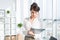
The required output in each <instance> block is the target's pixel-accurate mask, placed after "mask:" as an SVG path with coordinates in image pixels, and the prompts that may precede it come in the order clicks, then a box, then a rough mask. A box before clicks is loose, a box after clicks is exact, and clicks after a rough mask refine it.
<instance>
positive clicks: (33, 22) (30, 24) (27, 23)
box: [24, 2, 41, 40]
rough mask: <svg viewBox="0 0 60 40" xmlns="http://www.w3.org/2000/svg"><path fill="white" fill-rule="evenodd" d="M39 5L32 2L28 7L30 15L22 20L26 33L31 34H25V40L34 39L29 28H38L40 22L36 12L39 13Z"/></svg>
mask: <svg viewBox="0 0 60 40" xmlns="http://www.w3.org/2000/svg"><path fill="white" fill-rule="evenodd" d="M39 10H40V8H39V6H38V5H37V4H36V3H35V2H34V3H33V4H32V5H31V7H30V12H31V16H30V17H29V18H26V19H25V20H24V27H25V29H26V30H27V34H28V35H32V36H31V37H28V36H25V40H35V39H34V36H35V34H34V32H33V31H31V28H34V29H40V28H41V24H40V21H39V20H38V14H39Z"/></svg>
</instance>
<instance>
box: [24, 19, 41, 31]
mask: <svg viewBox="0 0 60 40" xmlns="http://www.w3.org/2000/svg"><path fill="white" fill-rule="evenodd" d="M41 27H42V24H41V21H40V20H38V18H35V19H34V20H33V22H32V23H31V22H30V18H26V19H25V20H24V28H25V29H26V30H30V28H34V29H40V28H41Z"/></svg>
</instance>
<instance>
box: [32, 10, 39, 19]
mask: <svg viewBox="0 0 60 40" xmlns="http://www.w3.org/2000/svg"><path fill="white" fill-rule="evenodd" d="M31 16H32V17H35V18H36V17H38V12H37V11H34V10H31Z"/></svg>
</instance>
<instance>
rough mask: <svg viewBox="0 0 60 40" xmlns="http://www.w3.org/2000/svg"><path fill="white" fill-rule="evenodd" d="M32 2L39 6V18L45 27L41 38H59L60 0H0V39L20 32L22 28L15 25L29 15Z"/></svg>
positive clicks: (2, 39) (59, 39)
mask: <svg viewBox="0 0 60 40" xmlns="http://www.w3.org/2000/svg"><path fill="white" fill-rule="evenodd" d="M33 2H36V3H37V4H38V5H39V7H40V12H39V18H40V20H42V23H43V25H42V28H45V29H46V31H45V33H43V34H41V35H42V37H43V39H44V40H45V39H46V40H49V39H48V38H49V36H53V37H55V38H57V39H58V40H60V0H0V40H4V39H5V37H7V36H8V35H9V36H10V37H11V36H13V35H17V34H19V33H21V34H22V30H23V28H18V26H17V25H18V24H19V23H23V20H24V18H27V17H29V16H30V5H31V4H32V3H33ZM22 35H24V34H22ZM13 40H14V39H13Z"/></svg>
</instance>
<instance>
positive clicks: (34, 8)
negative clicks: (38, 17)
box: [30, 2, 40, 12]
mask: <svg viewBox="0 0 60 40" xmlns="http://www.w3.org/2000/svg"><path fill="white" fill-rule="evenodd" d="M31 10H34V11H37V12H39V10H40V8H39V6H38V5H37V3H35V2H34V3H33V4H32V5H31V7H30V11H31Z"/></svg>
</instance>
